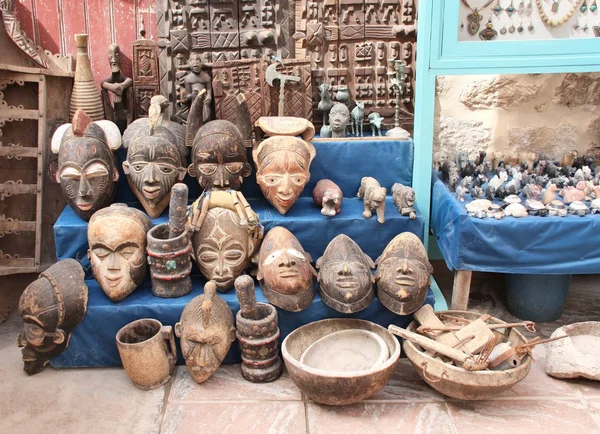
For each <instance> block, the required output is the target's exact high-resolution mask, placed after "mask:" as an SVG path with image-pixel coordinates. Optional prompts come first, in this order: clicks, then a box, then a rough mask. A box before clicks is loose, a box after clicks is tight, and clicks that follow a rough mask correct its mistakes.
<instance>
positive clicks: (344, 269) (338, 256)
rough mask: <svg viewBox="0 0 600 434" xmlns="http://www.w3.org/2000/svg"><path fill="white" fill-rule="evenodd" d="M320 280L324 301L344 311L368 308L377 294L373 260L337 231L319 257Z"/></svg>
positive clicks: (339, 310)
mask: <svg viewBox="0 0 600 434" xmlns="http://www.w3.org/2000/svg"><path fill="white" fill-rule="evenodd" d="M316 267H317V269H318V270H319V274H318V275H317V280H318V282H319V293H320V294H321V299H322V300H323V302H324V303H325V304H326V305H327V306H329V307H331V308H332V309H335V310H337V311H338V312H342V313H354V312H358V311H360V310H363V309H365V308H366V307H367V306H369V304H371V302H372V301H373V297H374V295H375V293H374V291H373V284H374V283H375V278H374V277H373V275H372V274H371V269H373V268H375V264H374V263H373V260H372V259H371V258H369V257H368V256H367V255H365V253H364V252H363V251H362V250H361V248H360V247H359V246H358V244H356V243H355V242H354V240H352V239H351V238H350V237H348V236H347V235H343V234H342V235H338V236H337V237H335V238H334V239H333V240H331V242H330V243H329V245H328V246H327V248H326V249H325V253H323V256H322V257H320V258H319V259H318V260H317V263H316Z"/></svg>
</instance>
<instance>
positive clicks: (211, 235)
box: [192, 207, 256, 292]
mask: <svg viewBox="0 0 600 434" xmlns="http://www.w3.org/2000/svg"><path fill="white" fill-rule="evenodd" d="M255 242H256V241H255V240H254V238H253V237H252V235H251V233H250V232H249V231H248V226H247V225H242V224H241V223H240V218H239V217H238V215H237V214H236V213H235V212H234V211H232V210H230V209H228V208H220V207H217V208H211V209H210V210H209V211H208V213H207V215H206V219H205V220H204V223H202V226H201V227H200V230H198V231H196V232H194V234H193V235H192V246H193V249H194V255H195V257H196V263H197V264H198V268H200V271H201V272H202V274H203V275H204V276H205V277H206V279H207V280H213V281H214V282H215V284H216V285H217V289H218V290H219V291H221V292H226V291H227V290H229V289H231V288H233V282H234V280H235V278H236V277H238V276H240V275H241V274H243V272H244V270H246V269H247V268H248V267H249V266H250V260H251V257H252V254H253V253H254V251H255Z"/></svg>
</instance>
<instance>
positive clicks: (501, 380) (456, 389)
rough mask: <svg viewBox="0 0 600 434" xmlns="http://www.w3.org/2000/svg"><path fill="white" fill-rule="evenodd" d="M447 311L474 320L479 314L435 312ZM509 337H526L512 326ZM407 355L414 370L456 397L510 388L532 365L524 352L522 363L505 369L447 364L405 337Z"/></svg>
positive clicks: (413, 325)
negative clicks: (470, 367)
mask: <svg viewBox="0 0 600 434" xmlns="http://www.w3.org/2000/svg"><path fill="white" fill-rule="evenodd" d="M443 313H447V314H450V315H453V316H458V317H463V318H467V319H469V320H476V319H477V318H479V317H480V316H481V314H478V313H474V312H464V311H452V310H451V311H446V312H436V315H438V316H439V315H440V314H443ZM488 322H489V323H495V324H503V323H504V321H502V320H499V319H497V318H494V317H492V318H490V319H489V320H488ZM417 327H418V323H416V322H415V321H413V322H412V323H410V325H409V326H408V330H410V331H412V332H416V328H417ZM508 339H509V341H510V342H511V343H512V344H513V345H516V344H523V343H526V342H527V339H525V337H524V336H523V335H522V334H521V333H520V332H518V331H517V330H516V329H514V328H513V329H512V330H511V332H510V334H509V336H508ZM402 347H403V349H404V352H405V354H406V357H408V359H409V360H410V362H411V363H412V365H413V366H414V368H415V370H416V371H417V373H418V374H419V375H420V376H421V378H423V380H425V381H426V382H427V384H429V385H430V386H431V387H433V388H434V389H435V390H437V391H438V392H440V393H442V394H444V395H447V396H450V397H452V398H456V399H464V400H478V399H487V398H489V397H492V396H494V395H498V394H500V393H502V392H504V391H505V390H508V389H510V388H511V387H513V386H514V385H515V384H517V383H518V382H519V381H521V380H523V379H524V378H525V377H526V376H527V374H528V373H529V370H530V369H531V357H529V356H525V359H524V360H523V363H521V365H519V366H517V367H516V368H512V369H507V370H504V371H489V370H486V371H467V370H466V369H463V368H459V367H456V366H451V365H448V364H447V363H444V362H442V361H441V360H438V359H434V358H433V357H430V356H428V355H427V354H425V352H424V351H423V350H422V349H421V347H419V346H418V345H415V344H413V343H412V342H409V341H407V340H404V343H403V344H402Z"/></svg>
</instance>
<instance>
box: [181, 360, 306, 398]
mask: <svg viewBox="0 0 600 434" xmlns="http://www.w3.org/2000/svg"><path fill="white" fill-rule="evenodd" d="M246 400H250V401H301V400H302V394H301V392H300V389H298V388H297V387H296V386H295V385H294V383H293V382H292V380H291V379H290V377H289V376H288V375H287V372H286V371H285V369H284V372H283V374H282V375H281V377H279V378H278V379H277V380H275V381H273V382H271V383H264V384H257V383H251V382H249V381H246V380H244V379H243V378H242V374H241V372H240V365H221V367H220V368H219V369H218V370H217V372H215V373H214V374H213V376H212V377H210V378H209V379H208V380H206V382H204V383H203V384H198V383H196V382H195V381H194V379H193V378H192V377H191V375H190V373H189V371H188V369H187V367H186V366H178V367H177V374H176V377H175V382H174V383H173V388H172V389H171V394H170V396H169V401H170V402H194V401H246Z"/></svg>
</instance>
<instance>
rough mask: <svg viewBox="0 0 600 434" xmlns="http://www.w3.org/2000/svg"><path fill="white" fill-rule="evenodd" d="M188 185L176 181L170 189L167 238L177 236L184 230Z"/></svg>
mask: <svg viewBox="0 0 600 434" xmlns="http://www.w3.org/2000/svg"><path fill="white" fill-rule="evenodd" d="M187 201H188V187H187V185H185V184H183V183H181V182H178V183H177V184H175V185H174V186H173V188H172V190H171V203H170V204H169V239H171V238H177V237H178V236H180V235H181V234H182V233H183V232H184V231H185V224H186V221H187Z"/></svg>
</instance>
